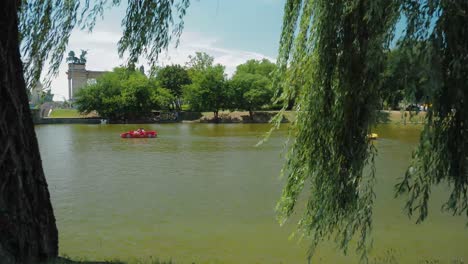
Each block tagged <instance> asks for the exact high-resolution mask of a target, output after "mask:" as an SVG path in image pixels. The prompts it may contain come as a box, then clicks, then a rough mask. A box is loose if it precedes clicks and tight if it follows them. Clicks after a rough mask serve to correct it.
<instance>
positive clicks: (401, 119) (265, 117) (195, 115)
mask: <svg viewBox="0 0 468 264" xmlns="http://www.w3.org/2000/svg"><path fill="white" fill-rule="evenodd" d="M277 113H278V111H255V112H253V116H252V118H251V117H250V115H249V112H247V111H233V112H230V111H222V112H219V117H218V120H217V121H216V120H214V114H213V112H180V114H179V115H178V117H177V119H169V120H156V119H154V118H153V119H138V120H122V121H120V120H111V121H109V120H107V119H102V118H100V117H97V116H92V117H75V116H73V117H72V116H71V117H45V118H40V117H37V116H33V121H34V124H35V125H43V124H162V123H212V124H267V123H270V120H271V119H272V118H273V117H274V116H275V115H276V114H277ZM295 116H296V114H295V112H294V111H286V112H285V113H284V116H283V120H282V121H281V122H282V123H291V122H292V121H294V119H295ZM425 116H426V112H419V113H416V112H409V111H388V110H380V111H379V114H378V116H377V124H403V125H406V124H424V123H425Z"/></svg>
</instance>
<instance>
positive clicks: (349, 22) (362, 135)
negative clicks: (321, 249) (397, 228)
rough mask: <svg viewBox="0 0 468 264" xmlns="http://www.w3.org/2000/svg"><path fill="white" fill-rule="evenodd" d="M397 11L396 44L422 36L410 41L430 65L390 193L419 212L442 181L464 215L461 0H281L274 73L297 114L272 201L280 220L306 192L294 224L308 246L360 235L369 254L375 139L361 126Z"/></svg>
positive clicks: (466, 67)
mask: <svg viewBox="0 0 468 264" xmlns="http://www.w3.org/2000/svg"><path fill="white" fill-rule="evenodd" d="M402 14H403V15H405V17H406V20H407V29H406V35H405V36H404V37H403V39H402V43H403V46H404V47H405V48H409V49H414V48H415V47H414V43H423V44H424V47H423V48H420V47H418V50H417V51H418V52H420V53H421V54H422V55H421V56H424V57H425V58H426V60H425V62H426V65H427V66H428V68H429V70H430V72H431V75H430V76H431V80H429V81H427V82H426V83H427V84H428V87H425V88H424V93H425V94H424V96H426V98H429V99H428V100H429V102H430V103H432V107H431V108H430V109H429V112H428V115H427V120H426V121H427V122H426V125H425V128H424V130H423V132H422V134H421V142H420V145H419V147H418V148H417V150H416V151H415V153H414V160H413V163H412V166H411V167H410V168H409V169H408V171H407V173H406V175H405V177H403V178H402V180H401V182H400V183H399V184H397V194H404V193H408V194H409V197H408V200H407V204H406V209H407V212H408V213H409V214H410V215H412V214H413V212H414V211H418V214H419V217H418V220H417V222H421V221H422V220H424V219H425V218H426V216H427V214H428V200H429V197H430V190H431V187H432V186H433V185H434V184H438V183H441V182H445V183H448V184H449V186H450V188H451V190H452V192H451V194H450V196H449V199H448V201H447V203H446V204H445V205H444V207H443V209H446V210H448V211H449V212H451V213H452V214H454V215H458V214H466V216H467V217H468V194H467V189H468V175H467V164H468V157H467V147H468V129H467V123H468V119H467V116H468V109H467V94H468V87H467V85H468V2H466V1H451V0H445V1H444V0H428V1H417V0H395V1H391V0H376V1H366V0H348V1H328V0H288V1H287V2H286V6H285V16H284V24H283V32H282V35H281V42H280V54H279V58H278V64H279V67H280V70H279V72H278V75H277V76H278V79H277V82H276V83H277V85H278V86H279V89H278V90H280V91H283V93H282V94H281V96H280V98H279V99H280V100H282V101H283V102H288V101H289V100H290V99H291V98H294V97H297V99H296V105H295V109H296V110H297V120H296V121H295V122H294V123H293V124H292V129H291V134H292V138H293V142H292V143H291V144H290V151H289V153H288V156H287V163H286V165H285V167H284V168H283V173H284V174H285V176H286V179H287V182H286V186H285V187H284V189H283V194H282V198H281V200H280V201H279V203H278V208H277V209H278V211H279V217H280V220H281V222H284V221H286V220H287V219H288V217H289V216H290V215H291V214H292V213H293V212H294V210H295V209H296V207H297V204H298V200H299V195H300V194H301V193H303V192H306V193H307V194H308V199H307V201H306V202H307V204H306V206H305V208H304V214H303V216H302V218H301V220H300V221H299V223H298V226H299V232H300V234H302V235H305V236H310V237H311V240H312V244H311V251H310V256H312V254H313V252H314V249H315V248H316V246H317V245H318V244H319V243H320V242H321V241H323V240H324V239H330V238H333V237H334V238H335V239H336V241H337V242H338V243H339V246H340V248H341V249H342V250H343V251H344V252H345V253H346V251H347V249H348V245H349V242H350V240H351V239H352V238H353V237H358V243H357V250H358V251H359V252H361V253H362V256H363V257H364V258H365V257H366V249H368V245H369V244H370V239H369V234H370V230H371V229H372V205H373V201H374V198H375V195H374V192H373V190H372V187H373V182H374V162H373V158H374V155H375V148H374V147H373V146H372V143H371V142H370V141H369V140H368V139H367V138H366V135H367V134H368V133H369V132H370V129H371V127H372V126H373V125H374V124H375V120H376V119H375V114H376V110H377V109H378V101H379V100H380V98H379V97H380V91H381V90H380V87H381V83H380V82H381V81H380V80H381V79H382V78H381V73H382V70H383V64H384V62H385V60H384V58H383V56H384V53H383V52H384V51H386V50H387V48H388V44H389V40H391V38H392V32H393V28H394V25H395V22H396V20H397V19H398V18H399V17H400V15H402ZM409 94H411V93H410V92H409ZM285 107H286V106H285ZM285 107H284V108H285ZM279 117H280V115H279V116H278V119H277V121H278V120H279ZM305 188H307V190H304V189H305Z"/></svg>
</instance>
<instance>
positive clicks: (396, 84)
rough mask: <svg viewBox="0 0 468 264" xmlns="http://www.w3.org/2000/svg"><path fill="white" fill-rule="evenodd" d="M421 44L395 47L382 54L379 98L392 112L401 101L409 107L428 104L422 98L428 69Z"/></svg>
mask: <svg viewBox="0 0 468 264" xmlns="http://www.w3.org/2000/svg"><path fill="white" fill-rule="evenodd" d="M425 45H426V43H423V42H419V43H418V42H414V43H411V45H407V44H405V45H402V43H401V42H400V43H398V45H397V46H396V47H395V48H394V49H392V50H390V51H388V52H387V53H386V67H385V70H384V72H383V78H382V86H381V98H382V100H383V101H384V102H385V103H386V104H387V105H389V106H390V107H391V108H392V109H396V108H398V106H399V103H400V102H401V101H402V100H405V101H407V102H409V103H414V104H415V103H428V102H426V101H425V100H426V98H424V94H427V92H425V91H424V90H425V89H428V85H429V84H428V80H429V76H428V74H429V72H428V69H429V67H430V66H429V65H427V61H425V59H424V54H423V53H422V48H423V47H424V46H425Z"/></svg>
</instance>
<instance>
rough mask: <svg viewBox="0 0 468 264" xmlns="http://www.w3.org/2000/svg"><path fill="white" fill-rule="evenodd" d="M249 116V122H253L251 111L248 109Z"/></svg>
mask: <svg viewBox="0 0 468 264" xmlns="http://www.w3.org/2000/svg"><path fill="white" fill-rule="evenodd" d="M249 116H250V122H253V121H254V119H253V111H252V110H251V109H250V110H249Z"/></svg>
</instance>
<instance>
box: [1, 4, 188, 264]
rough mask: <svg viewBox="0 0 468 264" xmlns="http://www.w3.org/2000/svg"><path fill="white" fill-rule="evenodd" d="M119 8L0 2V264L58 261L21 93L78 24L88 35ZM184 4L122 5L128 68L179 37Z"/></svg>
mask: <svg viewBox="0 0 468 264" xmlns="http://www.w3.org/2000/svg"><path fill="white" fill-rule="evenodd" d="M119 3H121V1H106V0H99V1H97V2H96V4H95V6H92V7H90V6H89V1H85V2H82V1H79V0H71V1H53V0H44V1H27V0H25V1H19V0H16V1H15V0H12V1H0V10H1V11H0V12H2V15H1V16H0V24H1V25H2V26H1V27H0V34H1V36H2V37H1V38H0V75H1V79H2V80H3V81H2V82H0V113H1V114H0V138H2V140H1V141H0V171H1V172H2V174H1V175H0V259H1V260H2V263H40V262H42V261H45V260H47V259H50V258H54V257H56V256H57V254H58V235H57V227H56V224H55V217H54V213H53V209H52V206H51V203H50V196H49V192H48V189H47V182H46V179H45V177H44V171H43V169H42V163H41V157H40V153H39V148H38V144H37V139H36V136H35V132H34V125H33V123H32V118H31V114H30V112H29V105H28V97H27V92H26V87H34V86H35V83H36V82H37V81H38V79H39V77H40V76H41V73H42V72H43V68H44V65H45V64H46V63H47V65H50V70H49V74H47V76H48V77H47V78H46V80H45V81H44V82H43V83H44V86H46V87H47V86H48V84H49V82H50V77H51V76H54V75H55V74H56V73H57V71H58V67H59V65H60V63H61V62H62V59H63V54H64V52H65V48H66V46H67V42H68V39H69V36H70V33H71V31H72V30H73V28H74V27H75V26H76V25H77V24H78V25H79V26H82V27H83V28H86V29H90V30H91V29H92V28H93V26H94V24H95V21H96V17H97V16H98V15H101V14H102V12H103V10H104V9H105V8H104V7H105V6H106V5H109V6H111V5H116V4H119ZM80 5H82V6H83V8H81V9H80V8H79V7H80ZM188 5H189V1H188V0H180V1H172V0H159V1H157V3H155V1H153V0H143V1H128V8H127V14H126V16H125V19H124V36H123V37H122V39H121V41H120V42H119V51H120V54H121V55H123V54H124V53H125V52H126V51H128V52H129V54H130V60H133V61H135V60H136V59H137V58H138V57H139V56H140V55H141V54H143V55H144V54H146V55H147V57H148V58H149V59H150V60H151V62H154V60H155V59H157V54H158V53H159V52H160V51H161V49H164V48H167V46H168V44H169V41H170V39H171V38H172V37H176V38H178V37H179V36H180V33H181V30H182V28H183V24H182V23H180V19H181V18H182V17H183V16H184V14H185V10H186V9H187V7H188ZM155 6H156V7H155ZM77 22H81V23H77ZM20 48H21V51H22V54H20ZM145 51H148V52H147V53H145ZM21 58H23V61H22V60H21ZM26 84H27V85H26ZM13 131H14V132H13Z"/></svg>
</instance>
